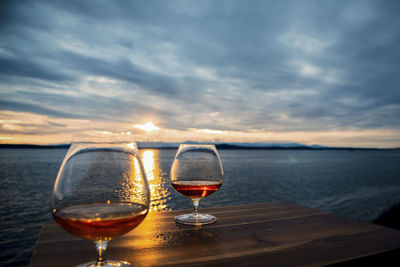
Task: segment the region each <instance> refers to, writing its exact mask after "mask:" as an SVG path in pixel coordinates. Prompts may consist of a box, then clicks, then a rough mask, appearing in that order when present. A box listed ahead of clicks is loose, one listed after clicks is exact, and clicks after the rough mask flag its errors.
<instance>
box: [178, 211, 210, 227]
mask: <svg viewBox="0 0 400 267" xmlns="http://www.w3.org/2000/svg"><path fill="white" fill-rule="evenodd" d="M216 220H217V218H216V217H215V216H212V215H210V214H205V213H186V214H182V215H178V216H176V217H175V221H176V222H177V223H181V224H187V225H204V224H210V223H213V222H215V221H216Z"/></svg>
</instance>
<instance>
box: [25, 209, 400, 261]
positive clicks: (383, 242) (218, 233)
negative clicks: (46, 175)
mask: <svg viewBox="0 0 400 267" xmlns="http://www.w3.org/2000/svg"><path fill="white" fill-rule="evenodd" d="M202 211H203V212H208V213H211V214H213V215H215V216H216V217H217V218H218V220H217V222H216V223H214V224H211V225H207V226H203V227H195V226H185V225H179V224H176V223H175V222H174V216H176V215H178V214H181V213H183V212H185V211H169V212H159V213H150V214H149V215H148V217H147V218H146V219H145V221H144V222H143V223H142V225H140V226H139V227H138V228H137V229H135V230H133V231H132V232H130V233H128V234H126V235H125V236H122V237H120V238H118V239H115V240H112V241H111V242H110V244H109V248H108V249H107V253H106V258H109V259H121V260H126V261H129V262H131V263H133V264H134V265H135V266H137V267H139V266H221V264H223V265H229V266H243V265H246V266H262V265H267V264H268V265H269V266H296V265H307V266H321V265H328V264H335V263H336V264H338V263H344V262H352V261H354V260H357V259H360V258H363V257H366V256H374V257H375V258H376V257H377V255H382V257H385V256H384V255H388V254H385V253H388V252H392V251H396V250H398V249H400V231H397V230H393V229H389V228H385V227H382V226H378V225H375V224H371V223H366V222H360V221H356V220H351V219H348V218H345V217H341V216H337V215H333V214H330V213H328V212H323V211H319V210H316V209H311V208H306V207H302V206H299V205H295V204H290V203H257V204H250V205H238V206H226V207H214V208H208V209H204V210H202ZM392 254H393V253H392ZM95 258H96V252H95V247H94V245H93V244H92V242H91V241H87V240H81V239H79V238H77V237H74V236H72V235H70V234H68V233H67V232H65V231H63V230H62V229H61V228H60V227H59V226H58V225H57V224H56V223H55V222H48V223H46V224H44V225H43V227H42V230H41V232H40V235H39V239H38V242H37V244H36V247H35V251H34V254H33V257H32V260H31V266H32V267H36V266H44V267H46V266H74V265H76V264H79V263H83V262H87V261H92V260H94V259H95Z"/></svg>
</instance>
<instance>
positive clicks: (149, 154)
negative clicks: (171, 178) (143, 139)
mask: <svg viewBox="0 0 400 267" xmlns="http://www.w3.org/2000/svg"><path fill="white" fill-rule="evenodd" d="M158 156H159V151H157V150H155V149H144V150H141V151H140V158H141V159H142V163H143V167H144V170H145V172H146V176H147V180H148V181H149V187H150V197H151V204H150V211H162V210H170V209H169V208H168V206H167V204H166V203H167V200H168V199H170V198H171V196H170V192H169V191H168V188H167V182H168V179H163V178H162V175H161V174H162V171H161V169H160V166H159V161H158Z"/></svg>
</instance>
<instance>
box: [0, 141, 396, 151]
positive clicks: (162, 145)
mask: <svg viewBox="0 0 400 267" xmlns="http://www.w3.org/2000/svg"><path fill="white" fill-rule="evenodd" d="M184 144H207V143H202V142H195V141H186V142H184ZM137 145H138V147H139V148H141V149H151V148H153V149H177V148H178V147H179V145H180V143H166V142H137ZM215 146H216V148H217V149H247V150H262V149H269V150H282V149H292V150H293V149H295V150H383V149H380V148H359V147H328V146H321V145H311V146H307V145H304V144H299V143H216V144H215ZM69 147H70V144H54V145H31V144H0V149H1V148H31V149H39V148H40V149H43V148H47V149H56V148H63V149H67V148H69ZM399 149H400V148H388V149H384V150H399Z"/></svg>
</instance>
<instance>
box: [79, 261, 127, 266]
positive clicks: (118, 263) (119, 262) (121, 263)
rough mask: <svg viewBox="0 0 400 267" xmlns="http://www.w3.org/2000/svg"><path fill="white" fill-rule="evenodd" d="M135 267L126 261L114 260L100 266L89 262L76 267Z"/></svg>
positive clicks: (95, 262) (94, 262) (104, 262)
mask: <svg viewBox="0 0 400 267" xmlns="http://www.w3.org/2000/svg"><path fill="white" fill-rule="evenodd" d="M115 266H117V267H133V265H131V264H130V263H129V262H126V261H113V260H105V261H103V262H101V264H98V263H97V261H92V262H87V263H83V264H79V265H77V266H76V267H115Z"/></svg>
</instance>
